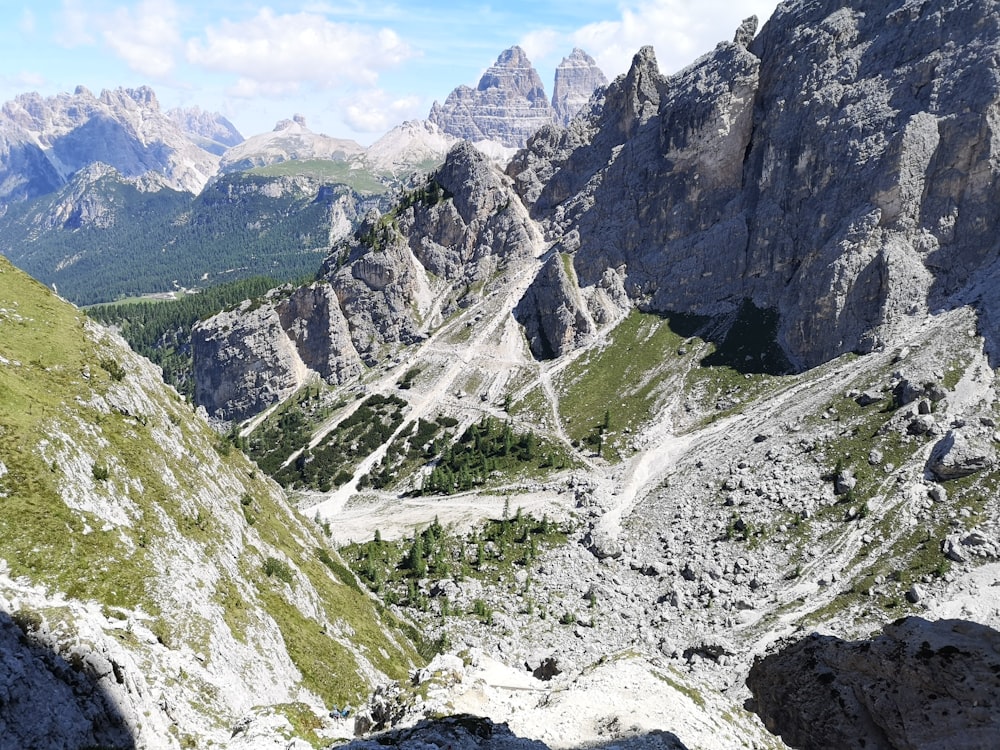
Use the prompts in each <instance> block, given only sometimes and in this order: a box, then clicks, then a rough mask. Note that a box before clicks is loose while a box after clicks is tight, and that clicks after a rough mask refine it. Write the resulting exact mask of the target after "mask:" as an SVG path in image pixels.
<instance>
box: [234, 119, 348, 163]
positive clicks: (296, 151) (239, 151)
mask: <svg viewBox="0 0 1000 750" xmlns="http://www.w3.org/2000/svg"><path fill="white" fill-rule="evenodd" d="M364 150H365V149H364V147H363V146H361V144H359V143H357V142H356V141H352V140H349V139H346V138H331V137H330V136H328V135H322V134H319V133H314V132H313V131H311V130H309V128H308V127H306V119H305V117H303V116H302V115H295V116H294V117H293V118H292V119H290V120H281V121H280V122H279V123H278V124H277V125H275V126H274V130H272V131H271V132H269V133H261V134H260V135H255V136H253V137H251V138H248V139H247V140H245V141H243V142H242V143H239V144H237V145H235V146H233V147H232V148H230V149H228V150H227V151H226V152H225V153H224V154H223V155H222V158H221V159H220V160H219V171H220V172H221V173H223V174H226V173H228V172H242V171H244V170H247V169H253V168H255V167H264V166H267V165H269V164H274V163H276V162H281V161H294V160H307V159H329V160H331V161H348V160H349V159H351V158H352V157H356V156H359V155H361V154H362V153H364Z"/></svg>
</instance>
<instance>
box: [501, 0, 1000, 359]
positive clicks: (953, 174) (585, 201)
mask: <svg viewBox="0 0 1000 750" xmlns="http://www.w3.org/2000/svg"><path fill="white" fill-rule="evenodd" d="M998 23H1000V22H998V19H997V17H996V14H995V13H994V12H992V6H990V5H989V4H986V3H971V4H962V5H955V4H953V3H948V2H928V3H923V4H921V5H919V6H918V5H915V4H913V3H902V2H898V3H893V4H891V5H890V6H887V7H886V8H885V9H883V10H879V11H878V12H875V11H873V10H872V9H871V8H870V7H868V6H866V5H863V4H861V3H857V2H855V3H846V4H845V3H843V2H819V3H813V2H809V3H807V2H790V3H784V4H782V5H781V6H780V7H779V8H778V9H777V11H776V12H775V14H774V16H772V18H771V20H770V21H769V22H768V24H767V25H766V26H765V28H764V29H763V30H762V32H761V33H760V34H759V35H758V36H757V37H756V38H753V39H752V41H749V40H750V39H751V38H752V36H753V34H752V31H751V26H752V25H751V26H746V25H745V27H741V29H740V32H739V33H738V34H737V41H736V42H733V43H723V44H720V45H719V46H718V47H717V48H716V49H715V50H714V51H713V52H712V53H710V54H709V55H707V56H705V57H703V58H701V59H700V60H698V61H697V62H695V63H694V64H693V65H692V66H690V67H689V68H687V69H685V70H683V71H681V72H679V73H678V74H676V75H674V76H672V77H670V78H665V77H663V76H662V75H660V73H659V72H658V70H657V68H656V65H655V59H654V57H653V54H652V51H651V50H643V51H642V52H640V53H639V55H637V56H636V58H635V61H634V63H633V66H632V69H631V70H630V71H629V73H628V74H627V75H625V76H622V77H620V78H619V79H617V80H616V81H615V82H613V83H612V84H611V85H610V86H609V87H608V90H607V93H606V96H605V97H604V100H603V102H601V103H600V105H599V106H598V107H597V108H595V110H594V111H593V112H592V113H591V115H590V124H589V126H584V125H580V126H577V127H575V128H572V129H571V130H570V131H558V130H545V131H542V132H541V133H539V134H537V135H536V136H535V138H534V139H532V141H531V142H530V143H529V145H528V148H527V151H526V152H523V153H521V154H519V155H518V157H517V158H516V159H515V160H514V161H513V162H512V164H511V167H510V168H509V173H510V174H511V175H512V177H514V179H515V182H516V183H517V185H518V189H519V191H520V194H521V195H522V196H523V198H524V199H525V201H526V202H527V203H528V204H529V205H530V206H531V208H532V213H533V215H534V216H535V217H536V218H538V219H539V220H540V221H541V222H542V223H543V226H544V227H545V230H546V233H547V234H548V235H549V236H550V237H552V238H553V239H555V240H559V239H560V238H562V237H566V236H569V235H572V236H573V237H574V238H576V237H578V238H579V239H578V243H579V244H578V248H577V249H575V251H574V257H573V261H574V265H575V267H576V272H577V274H578V276H579V278H580V284H581V285H582V286H584V287H587V286H588V285H593V284H595V283H596V282H597V280H598V279H600V278H601V276H602V275H603V274H604V272H605V271H606V270H607V269H609V268H611V269H621V270H622V271H623V273H624V277H625V288H626V289H627V291H628V294H629V297H630V298H631V300H632V302H633V304H641V305H643V306H645V307H647V308H649V309H654V310H660V311H680V312H692V313H700V314H707V315H718V314H724V313H726V312H732V311H733V310H735V309H736V308H737V307H738V306H739V304H740V303H741V301H742V300H743V299H751V300H752V301H753V302H754V303H755V304H756V305H757V306H758V307H762V308H770V309H774V310H777V311H778V312H779V313H780V324H779V331H778V340H779V342H780V344H781V345H782V347H783V348H784V350H785V352H786V354H787V355H788V357H789V358H790V360H791V361H792V362H793V363H794V364H795V365H796V366H798V367H806V366H810V365H814V364H817V363H819V362H822V361H825V360H827V359H829V358H831V357H834V356H836V355H838V354H841V353H843V352H845V351H850V350H861V351H866V350H869V349H871V348H872V347H875V346H878V345H879V344H880V343H881V342H882V341H884V340H885V338H886V337H887V336H888V335H889V334H890V332H891V330H892V329H893V327H894V326H896V325H899V324H901V323H905V320H906V319H907V318H908V317H909V316H913V315H920V314H923V313H925V312H926V311H927V310H928V309H934V308H936V307H940V306H950V305H952V304H957V303H958V302H960V301H961V300H971V299H973V298H976V297H979V298H980V302H979V305H980V309H981V312H982V313H983V320H984V321H996V320H997V319H998V316H997V314H996V312H997V305H996V303H994V302H993V301H992V299H993V296H995V295H988V294H987V295H985V296H983V295H981V294H980V293H979V292H978V291H977V290H975V289H973V288H972V287H971V286H970V284H971V283H973V279H974V276H976V275H977V274H982V275H985V276H987V277H991V278H992V276H993V275H994V274H995V273H996V269H995V267H994V263H993V261H992V255H991V253H992V250H991V248H993V247H994V245H995V242H994V240H993V239H992V238H993V237H995V236H996V223H997V215H996V213H995V212H994V211H991V210H990V208H989V206H991V205H995V204H996V199H997V191H998V190H1000V182H998V180H997V175H996V171H997V170H996V168H995V165H994V164H993V163H992V160H991V158H990V156H989V154H990V153H992V152H993V150H994V149H995V148H996V145H997V137H998V133H997V130H996V128H995V125H994V124H993V121H994V118H993V115H992V113H994V112H995V111H996V109H997V104H998V101H1000V86H998V84H997V82H996V80H995V77H994V76H993V73H992V71H993V65H992V63H991V62H990V60H991V59H992V57H993V56H994V55H995V54H996V51H997V47H998V44H1000V30H998ZM945 29H948V32H947V33H948V34H949V38H951V35H954V39H953V41H954V45H953V46H948V47H947V48H942V45H941V38H942V34H944V33H945V31H944V30H945ZM748 41H749V44H747V42H748ZM574 243H575V240H574ZM987 325H988V326H990V327H992V328H994V329H995V323H987ZM995 336H996V332H995V330H994V331H993V332H992V333H991V334H990V337H991V338H995Z"/></svg>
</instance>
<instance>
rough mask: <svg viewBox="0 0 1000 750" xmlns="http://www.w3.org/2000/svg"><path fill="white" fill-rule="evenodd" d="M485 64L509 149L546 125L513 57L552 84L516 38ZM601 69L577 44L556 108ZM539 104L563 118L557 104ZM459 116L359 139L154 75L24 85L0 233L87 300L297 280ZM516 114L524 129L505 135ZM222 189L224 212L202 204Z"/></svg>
mask: <svg viewBox="0 0 1000 750" xmlns="http://www.w3.org/2000/svg"><path fill="white" fill-rule="evenodd" d="M518 66H519V67H518ZM490 70H491V71H492V72H491V73H490V76H491V77H484V79H483V82H482V83H481V85H480V92H481V95H483V96H491V97H494V98H497V97H499V99H498V103H497V104H495V105H492V109H491V110H490V115H489V116H490V117H491V118H492V122H494V125H495V127H496V128H499V129H498V130H495V131H493V130H489V129H488V128H487V131H488V132H485V133H479V134H478V135H477V136H476V137H475V138H474V140H476V141H478V142H479V144H480V148H481V149H483V150H484V152H486V153H489V154H491V155H493V156H494V157H495V158H497V159H500V160H504V161H506V159H509V157H510V156H511V155H512V153H513V148H511V147H512V146H518V145H523V142H524V140H525V138H526V137H527V135H529V134H530V133H531V132H533V130H534V129H535V128H536V127H537V125H539V124H541V122H540V121H536V120H531V121H530V122H527V123H522V122H521V118H522V114H521V111H520V109H519V106H520V105H519V104H518V102H519V100H520V97H521V95H522V92H520V91H519V90H518V89H517V81H516V79H517V76H518V75H519V73H517V74H516V73H515V72H514V71H515V70H522V71H523V72H524V74H525V75H530V76H531V77H533V79H534V80H536V81H537V87H536V88H537V92H538V93H540V95H541V96H543V98H544V89H543V88H542V86H541V83H540V81H538V74H537V73H535V71H534V69H533V68H531V65H530V62H528V60H527V58H526V57H525V56H524V54H523V52H521V51H520V49H518V48H514V49H513V50H509V51H508V52H506V53H504V55H501V60H499V61H498V63H497V65H496V66H494V67H493V68H491V69H490ZM504 71H507V73H505V72H504ZM603 81H604V78H603V75H602V74H601V73H600V71H599V70H598V69H597V68H596V65H595V64H594V63H593V60H592V59H590V58H589V57H588V56H587V55H586V54H585V53H583V52H582V51H580V50H576V51H574V53H573V55H571V56H570V57H569V58H567V60H565V61H564V63H563V65H562V66H560V68H559V70H557V72H556V87H557V90H558V95H559V102H561V103H560V104H559V108H558V117H563V118H565V117H567V116H569V114H570V113H571V111H574V108H575V109H579V107H580V106H582V103H583V102H585V101H586V99H587V98H588V97H589V96H590V94H591V93H592V92H593V91H594V89H595V88H597V87H598V86H599V85H600V83H601V82H603ZM449 101H451V98H449ZM554 101H555V100H554ZM484 106H485V105H484V104H483V103H481V102H480V103H476V102H473V103H469V104H468V105H467V109H468V110H469V111H468V112H467V114H468V116H471V117H473V118H474V119H477V120H478V119H479V118H480V115H479V114H477V113H479V112H480V110H482V108H483V107H484ZM435 111H436V110H435ZM544 112H545V113H546V118H547V119H546V120H545V122H547V123H550V122H554V118H556V117H557V110H556V109H553V108H552V107H549V106H548V105H547V104H546V106H545V108H544ZM432 114H433V113H432ZM457 117H458V116H457V115H455V114H450V115H449V114H442V115H441V116H440V117H437V120H438V122H437V123H435V122H432V121H430V120H428V121H423V122H419V123H418V122H412V123H403V124H401V125H400V126H398V127H396V128H394V129H393V130H392V131H390V132H389V133H387V134H386V135H385V136H384V137H383V138H381V139H379V140H378V141H376V142H375V143H374V144H373V145H372V146H371V147H369V148H367V149H364V148H362V147H361V146H360V145H359V144H357V143H356V142H354V141H349V140H345V139H338V138H332V137H330V136H326V135H322V134H318V133H314V132H312V131H311V130H309V129H308V127H307V126H306V121H305V118H303V117H302V116H301V115H296V116H294V117H293V118H291V119H289V120H283V121H282V122H279V123H278V124H277V125H276V126H275V128H274V130H273V131H272V132H270V133H263V134H260V135H256V136H253V137H251V138H249V139H244V138H243V136H242V135H241V134H240V133H239V132H238V131H237V130H236V129H235V128H234V127H233V126H232V124H231V123H230V122H229V121H228V120H226V119H225V118H224V117H222V116H221V115H217V114H212V113H207V112H203V111H202V110H200V109H199V108H197V107H194V108H191V109H186V110H185V109H175V110H170V111H163V110H162V109H161V108H160V105H159V103H158V101H157V99H156V95H155V94H154V93H153V91H152V90H151V89H149V88H148V87H142V88H139V89H118V90H115V91H103V92H101V94H100V96H99V97H95V96H94V95H93V94H92V93H91V92H90V91H88V90H87V89H86V88H84V87H78V88H77V90H76V91H75V92H74V93H73V94H72V95H69V94H65V95H60V96H56V97H51V98H48V99H44V98H42V97H40V96H39V95H37V94H25V95H22V96H19V97H17V98H16V99H15V100H13V101H11V102H8V103H7V104H6V105H4V107H3V109H2V111H0V144H2V145H0V246H2V247H3V248H4V249H3V252H4V254H5V255H6V256H7V257H9V258H11V259H12V260H13V261H14V262H15V263H17V264H18V265H19V266H20V267H22V268H24V269H25V270H27V271H28V272H29V273H31V274H32V275H34V276H35V277H36V278H39V279H42V280H43V281H45V282H46V283H47V284H50V285H54V286H55V288H57V289H58V290H59V292H60V293H61V294H62V295H64V296H66V297H67V298H68V299H70V300H72V301H74V302H76V303H78V304H92V303H94V302H102V301H110V300H114V299H117V298H121V297H127V296H133V295H141V294H148V293H155V292H166V291H172V290H175V289H178V288H192V287H197V286H204V285H208V284H215V283H219V282H220V281H226V280H230V279H240V278H246V277H248V276H252V275H260V274H265V275H271V276H274V277H277V278H279V279H281V280H286V279H287V280H290V279H297V278H300V277H302V276H304V275H310V274H313V273H315V271H316V269H317V268H318V266H319V262H320V258H318V257H317V251H322V250H325V249H327V248H328V247H329V245H330V244H331V243H332V242H333V240H334V239H335V238H336V237H338V236H340V234H342V233H344V232H345V231H350V229H351V228H352V227H353V226H354V224H355V222H356V221H357V219H358V217H359V216H361V215H363V214H364V213H365V211H367V210H368V208H369V207H371V206H372V205H376V206H379V207H380V208H381V209H382V210H385V208H387V204H385V203H382V202H380V198H379V196H382V195H384V194H385V193H387V191H389V190H390V189H391V188H393V187H397V186H399V185H400V184H404V183H405V182H406V181H407V180H409V179H411V175H413V174H415V173H423V172H426V171H427V170H429V169H433V168H434V167H436V166H438V165H439V164H440V163H441V161H442V160H443V159H444V155H445V154H446V153H447V150H448V148H450V147H451V146H452V145H453V144H454V143H455V142H456V141H457V140H458V139H459V138H460V137H463V136H462V131H461V128H460V127H458V125H456V122H457V120H456V118H457ZM432 119H433V117H432ZM519 123H520V124H519ZM511 129H513V130H517V132H518V133H520V136H518V138H517V139H515V142H511V139H510V138H507V137H503V136H502V131H505V130H511ZM245 175H246V176H245ZM244 176H245V177H244ZM306 177H308V178H312V179H310V180H306V179H303V178H306ZM328 185H330V186H334V187H332V188H331V189H329V190H328V189H326V187H325V186H328ZM220 192H224V193H225V194H226V196H227V197H226V198H223V199H222V200H223V201H224V202H225V203H226V204H227V209H228V210H227V212H226V214H225V216H224V217H223V216H220V215H215V214H213V216H211V217H207V216H206V215H205V214H204V212H203V207H204V205H205V204H209V205H211V206H217V205H219V201H220V196H219V195H218V194H219V193H220ZM331 199H333V200H335V201H336V205H331ZM218 224H221V227H218V226H213V225H218ZM222 233H224V234H225V236H224V237H223V236H221V234H222ZM205 247H212V248H213V250H212V252H208V253H206V252H204V248H205Z"/></svg>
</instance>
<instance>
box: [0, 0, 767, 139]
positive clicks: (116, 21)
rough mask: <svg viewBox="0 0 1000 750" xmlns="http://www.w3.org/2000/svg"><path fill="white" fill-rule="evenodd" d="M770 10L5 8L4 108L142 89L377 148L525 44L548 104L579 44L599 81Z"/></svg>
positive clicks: (174, 2) (468, 5)
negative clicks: (556, 76) (21, 100)
mask: <svg viewBox="0 0 1000 750" xmlns="http://www.w3.org/2000/svg"><path fill="white" fill-rule="evenodd" d="M776 4H777V1H776V0H622V1H621V2H599V1H598V0H554V1H552V2H520V1H519V0H505V1H504V2H496V3H494V4H491V3H489V2H466V1H465V0H458V2H448V3H447V4H445V3H425V2H391V1H389V2H357V1H355V0H346V1H332V0H329V1H324V0H315V1H306V2H303V1H300V2H290V1H286V0H275V2H272V3H270V4H268V5H262V4H260V3H251V2H244V1H243V0H219V1H218V2H212V1H211V0H204V1H203V2H194V1H192V0H32V1H31V2H20V1H19V0H2V3H0V10H2V13H3V22H2V23H0V101H8V100H10V99H13V98H14V97H15V96H16V95H18V94H20V93H24V92H27V91H37V92H39V93H41V94H43V95H45V96H52V95H55V94H58V93H61V92H67V91H73V89H74V88H76V86H77V85H84V86H86V87H87V88H89V89H91V90H92V91H93V92H94V93H95V94H97V93H99V92H100V90H101V89H105V88H116V87H118V86H139V85H143V84H145V85H149V86H151V87H152V88H153V89H154V90H155V91H156V94H157V97H158V98H159V100H160V104H161V106H163V107H164V108H170V107H174V106H192V105H198V106H200V107H201V108H202V109H205V110H209V111H214V112H221V113H223V114H224V115H225V116H226V117H228V118H229V119H230V120H231V121H232V122H233V124H234V125H236V127H237V128H238V129H239V130H240V132H242V133H243V135H245V136H250V135H255V134H257V133H261V132H265V131H268V130H271V129H272V128H273V127H274V124H275V123H276V122H277V121H278V120H280V119H284V118H288V117H291V116H292V115H293V114H302V115H304V116H305V118H306V122H307V125H308V126H309V128H310V129H312V130H314V131H316V132H321V133H326V134H327V135H332V136H338V137H343V138H354V139H356V140H358V141H359V142H361V143H362V144H364V145H367V144H369V143H371V142H372V141H373V140H375V139H376V138H378V137H379V136H380V135H382V134H383V133H385V132H386V131H387V130H389V129H390V128H391V127H392V126H393V125H396V124H397V123H399V122H402V121H403V120H406V119H418V118H424V117H426V116H427V113H428V111H429V109H430V106H431V104H432V102H434V101H435V100H438V101H444V99H445V97H446V96H447V95H448V93H449V92H450V91H451V90H452V89H453V88H455V87H456V86H458V85H459V84H463V83H464V84H467V85H469V86H475V84H476V82H477V81H478V79H479V76H480V75H481V74H482V72H483V71H484V70H485V69H486V68H487V67H489V66H490V65H492V64H493V62H494V61H495V60H496V58H497V55H499V54H500V52H502V51H503V50H504V49H506V48H508V47H510V46H512V45H514V44H520V45H521V47H523V48H524V50H525V51H526V52H527V54H528V56H529V58H530V59H531V61H532V63H533V64H534V66H535V68H536V69H537V70H538V72H539V75H540V76H541V78H542V81H543V83H544V84H545V88H546V91H548V92H549V94H550V95H551V90H552V76H553V73H554V70H555V67H556V65H558V64H559V61H560V60H561V59H562V58H563V57H564V56H566V55H568V54H569V53H570V52H571V51H572V49H573V47H580V48H582V49H584V50H586V51H587V52H588V53H590V54H591V55H592V56H593V57H594V58H595V59H596V60H597V62H598V64H600V66H601V67H602V69H603V70H604V72H605V74H606V75H607V76H608V78H613V77H614V76H616V75H618V74H619V73H623V72H625V71H626V70H627V69H628V65H629V62H630V61H631V58H632V55H634V54H635V52H636V51H637V50H638V49H639V47H641V46H642V45H644V44H652V45H653V46H654V47H655V49H656V55H657V61H658V62H659V65H660V68H661V70H662V71H663V72H664V73H671V72H674V71H676V70H679V69H680V68H682V67H684V66H685V65H687V64H688V63H690V62H692V61H693V60H695V59H696V58H697V57H699V56H700V55H702V54H704V53H705V52H708V51H710V50H711V49H712V48H713V47H714V46H715V44H716V43H717V42H719V41H721V40H723V39H731V38H732V36H733V32H734V31H735V29H736V27H737V26H738V25H739V22H740V21H741V20H742V19H743V18H745V17H747V16H749V15H754V14H756V15H757V16H758V17H759V18H760V19H761V22H763V21H764V19H765V18H767V17H768V16H769V15H770V14H771V12H772V11H773V10H774V7H775V5H776Z"/></svg>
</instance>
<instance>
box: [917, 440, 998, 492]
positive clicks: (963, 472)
mask: <svg viewBox="0 0 1000 750" xmlns="http://www.w3.org/2000/svg"><path fill="white" fill-rule="evenodd" d="M996 463H997V455H996V449H995V448H994V447H993V445H992V443H991V442H990V440H989V439H988V438H985V437H982V436H979V435H974V434H969V433H967V432H966V431H964V430H949V431H948V432H947V434H945V436H944V437H943V438H941V440H939V441H938V442H937V443H936V444H935V446H934V448H933V450H932V451H931V455H930V458H929V459H928V460H927V469H928V471H930V472H931V473H932V474H933V475H934V476H935V477H937V478H938V479H940V480H948V479H958V478H959V477H966V476H969V475H970V474H975V473H976V472H977V471H983V470H985V469H991V468H993V467H994V466H996Z"/></svg>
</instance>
